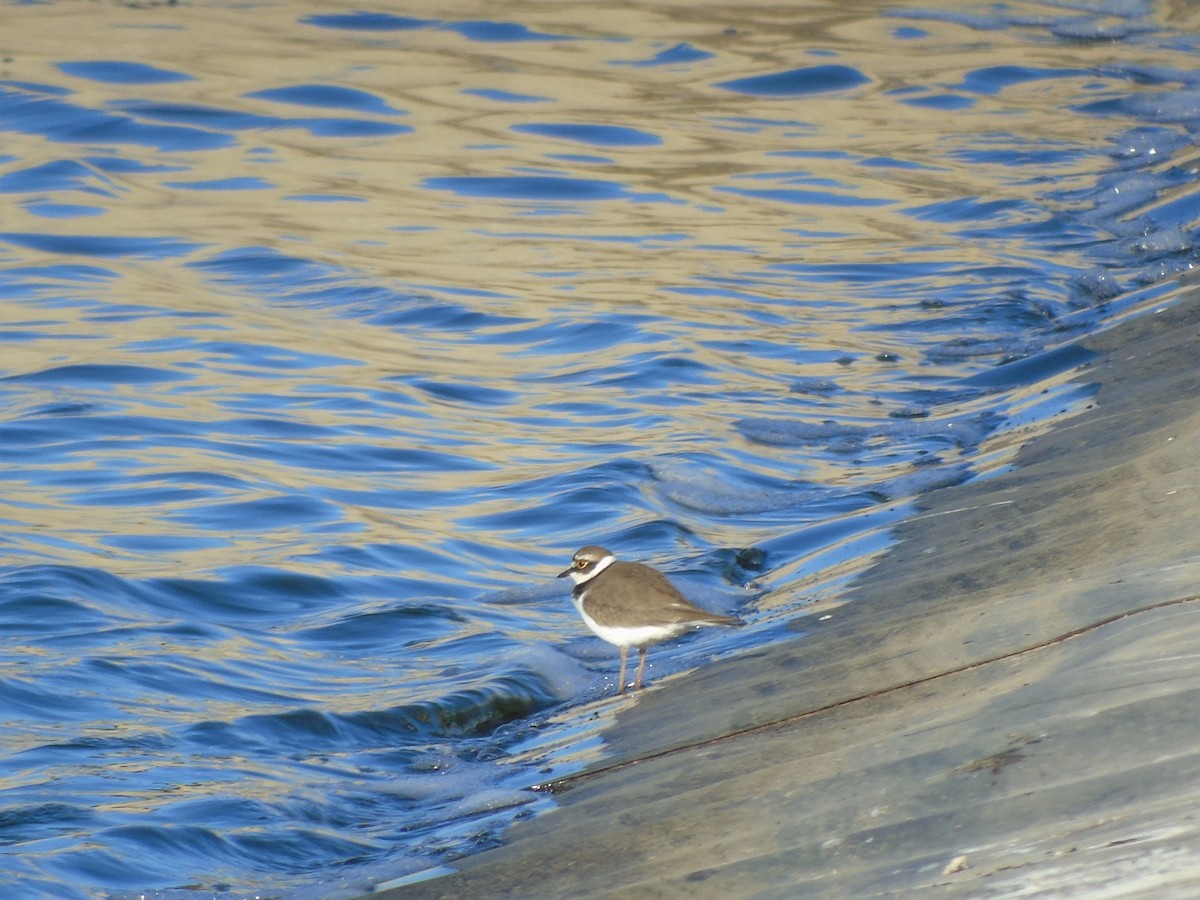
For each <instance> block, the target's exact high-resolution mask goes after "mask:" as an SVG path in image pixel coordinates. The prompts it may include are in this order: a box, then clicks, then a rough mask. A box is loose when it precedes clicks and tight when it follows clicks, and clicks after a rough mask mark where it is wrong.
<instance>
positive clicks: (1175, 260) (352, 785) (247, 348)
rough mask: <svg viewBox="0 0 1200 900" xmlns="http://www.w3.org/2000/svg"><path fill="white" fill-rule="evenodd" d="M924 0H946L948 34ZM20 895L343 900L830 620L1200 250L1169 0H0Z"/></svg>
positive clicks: (5, 678)
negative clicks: (594, 611) (608, 557)
mask: <svg viewBox="0 0 1200 900" xmlns="http://www.w3.org/2000/svg"><path fill="white" fill-rule="evenodd" d="M942 7H952V9H946V8H942ZM3 9H4V19H5V26H6V27H5V29H4V32H5V34H6V35H7V36H8V38H9V41H10V43H9V44H8V45H7V46H6V47H4V48H2V49H3V51H4V53H3V61H2V63H0V136H2V137H3V143H2V144H0V194H3V200H4V215H3V218H2V221H0V290H2V291H3V297H4V302H3V303H0V347H2V354H0V454H2V462H3V465H2V466H0V518H2V519H3V522H4V525H5V527H4V529H3V532H2V534H0V621H2V622H3V625H4V632H5V634H6V635H7V640H6V641H5V643H4V648H3V651H2V652H0V704H3V709H4V711H5V716H6V723H7V726H8V727H7V728H6V730H5V737H4V739H3V742H2V743H0V766H2V767H3V781H2V782H0V829H2V830H3V837H4V846H5V848H6V849H5V852H4V854H3V855H2V856H0V873H2V878H3V880H4V882H5V883H6V884H9V885H12V886H13V887H12V890H15V891H17V893H18V894H20V895H21V896H53V897H80V898H83V897H113V896H118V897H132V896H141V895H142V894H143V893H144V894H146V895H147V896H159V897H170V896H177V895H178V896H184V895H187V894H188V893H189V891H188V890H187V889H188V888H190V887H198V888H199V889H202V890H203V891H204V893H205V895H206V896H209V895H211V896H226V895H227V896H230V897H235V896H238V897H240V896H253V895H262V896H287V897H334V896H345V895H348V894H352V893H355V892H357V891H360V890H364V889H366V888H368V887H370V886H371V885H373V884H376V883H379V882H382V881H387V880H389V879H393V878H397V877H400V876H403V875H405V874H406V873H409V872H414V871H418V870H421V869H424V868H426V867H429V866H434V865H439V864H444V863H447V862H450V861H452V859H453V857H454V856H455V855H459V854H462V853H468V852H473V851H476V850H478V849H481V848H483V847H486V846H489V845H490V843H491V842H493V841H494V840H495V839H496V835H497V834H498V833H499V830H500V829H501V828H502V827H503V826H504V825H505V824H506V823H508V822H510V821H512V819H513V818H514V817H515V816H520V815H529V814H535V813H536V812H537V811H539V810H541V809H543V808H544V807H545V805H546V804H548V803H549V802H550V801H549V800H546V799H544V798H541V797H537V796H536V795H533V794H531V793H529V792H528V791H527V790H525V788H527V787H528V786H529V785H530V784H532V783H534V782H536V781H538V780H540V779H541V778H543V777H544V776H545V773H546V772H547V771H563V770H568V769H570V768H571V767H574V766H578V765H580V764H582V763H583V762H584V761H585V760H587V759H589V758H594V757H595V756H596V755H598V754H602V753H603V733H602V723H603V716H606V715H611V713H612V711H613V710H614V709H615V708H618V707H616V706H602V707H601V709H602V711H603V712H602V716H601V717H600V718H599V719H598V718H596V717H595V716H593V715H592V714H591V713H589V714H587V715H586V716H580V715H576V714H575V711H576V710H578V709H579V708H580V707H581V706H583V705H584V704H587V703H588V702H589V701H594V700H597V699H598V698H601V697H603V696H604V695H606V694H607V693H609V692H611V691H612V690H613V687H614V683H613V682H614V679H615V676H616V667H617V654H616V652H615V650H614V649H613V648H611V647H609V646H607V645H605V644H603V643H601V642H600V641H599V640H597V639H596V638H594V637H592V636H591V635H590V634H589V633H587V632H586V630H585V629H584V628H583V626H582V625H581V623H580V622H579V621H578V620H577V619H576V616H575V614H574V612H573V610H572V608H571V605H570V602H569V600H568V598H567V594H566V590H567V588H566V586H565V585H564V583H563V582H560V581H558V580H556V579H555V578H554V575H555V574H556V573H557V572H558V571H560V570H561V569H562V568H563V567H564V566H565V564H566V562H567V560H569V558H570V555H571V553H572V551H573V550H574V549H576V548H577V547H578V546H581V545H583V544H588V543H596V542H601V543H604V544H605V545H607V546H609V547H611V548H612V549H613V550H615V551H616V552H617V553H618V554H620V555H622V556H625V557H628V558H636V559H641V560H644V561H648V562H653V563H656V564H658V565H660V566H662V567H663V568H665V569H667V570H669V571H670V572H671V573H672V574H673V576H674V577H675V578H676V580H677V582H678V583H679V585H680V586H681V587H683V588H684V589H685V590H686V592H687V593H688V594H689V595H690V596H692V597H693V598H694V599H695V600H696V601H697V602H699V603H701V604H702V605H704V606H706V607H708V608H711V609H714V610H719V611H723V612H732V613H736V614H738V615H740V616H742V617H743V618H745V619H747V621H748V622H749V623H750V624H749V626H748V627H747V628H745V629H741V630H739V631H737V632H735V633H718V632H706V633H704V634H703V635H699V636H697V637H695V638H691V639H686V640H683V641H680V642H677V643H675V644H672V645H669V646H666V647H663V648H659V649H657V650H656V651H655V652H654V653H652V654H651V657H650V666H649V668H648V677H649V680H650V681H651V682H652V683H653V682H657V681H659V680H661V679H663V678H666V677H668V676H669V675H671V674H672V673H676V672H679V671H682V670H685V669H687V668H690V667H692V666H695V665H700V664H702V663H703V662H704V661H705V660H708V659H711V658H713V657H715V656H720V655H726V654H733V653H738V652H742V651H745V650H746V649H748V648H752V647H754V646H757V645H759V644H761V643H763V642H767V641H774V640H780V639H785V638H791V637H795V636H796V635H797V634H802V633H803V631H804V628H805V624H804V623H805V618H806V617H807V616H809V615H828V614H834V615H835V614H836V604H837V602H838V601H839V599H840V598H841V597H842V596H843V595H844V593H845V592H846V589H847V587H848V585H849V584H850V583H851V582H852V579H853V576H854V574H855V573H856V572H858V571H861V569H862V567H863V566H864V565H866V564H868V563H869V561H870V560H871V559H872V558H873V556H874V555H875V554H877V553H879V552H882V551H883V550H885V549H886V548H887V546H888V542H889V532H888V528H889V526H890V525H891V524H893V523H894V522H896V521H898V520H899V519H900V518H902V517H903V516H905V515H906V514H907V513H908V511H909V509H910V503H911V501H912V499H913V498H914V497H916V496H917V495H919V494H920V493H921V492H923V491H927V490H931V489H933V488H936V487H938V486H941V485H946V484H953V483H956V482H960V481H962V480H965V479H970V478H978V477H987V475H988V474H989V473H992V472H995V471H997V470H998V469H1000V468H1002V467H1004V466H1006V465H1009V464H1011V461H1012V458H1013V454H1014V452H1015V449H1016V448H1017V447H1018V446H1019V445H1020V443H1021V442H1022V441H1024V440H1025V439H1027V438H1028V437H1030V436H1031V435H1033V434H1036V433H1037V432H1038V430H1039V429H1043V428H1045V427H1048V426H1049V424H1051V423H1052V422H1053V421H1054V420H1055V418H1056V417H1059V416H1061V415H1069V414H1070V413H1071V412H1072V411H1074V410H1078V409H1080V408H1082V407H1083V406H1085V405H1086V404H1088V403H1089V402H1091V400H1092V398H1091V396H1090V392H1089V390H1088V389H1087V388H1086V386H1080V385H1078V384H1076V383H1072V382H1070V380H1069V379H1070V378H1071V376H1072V375H1073V374H1074V373H1075V372H1076V370H1077V369H1078V367H1079V366H1081V365H1086V363H1087V361H1088V358H1087V354H1086V352H1084V351H1082V350H1080V349H1079V348H1078V347H1077V345H1076V342H1077V341H1078V340H1079V339H1081V338H1083V337H1086V336H1087V335H1088V334H1091V333H1094V332H1095V331H1096V330H1098V329H1102V328H1104V327H1106V326H1107V325H1109V324H1111V323H1113V322H1115V321H1117V320H1119V319H1120V318H1122V317H1124V316H1128V315H1137V314H1140V313H1141V312H1142V311H1144V310H1146V309H1149V308H1153V307H1154V306H1155V305H1156V304H1161V303H1164V302H1169V300H1170V296H1171V291H1172V290H1173V289H1174V284H1175V279H1176V276H1178V274H1179V273H1181V272H1184V271H1187V270H1189V269H1190V268H1191V267H1192V266H1193V265H1194V263H1195V259H1196V250H1195V228H1196V220H1197V216H1198V211H1200V201H1198V199H1197V192H1196V190H1195V187H1194V184H1195V171H1196V161H1195V153H1194V149H1193V147H1194V139H1193V135H1194V134H1195V132H1196V130H1197V128H1198V126H1200V119H1198V116H1200V102H1198V98H1200V70H1198V69H1197V67H1196V59H1197V56H1196V49H1197V37H1196V32H1197V25H1200V21H1197V19H1196V18H1195V14H1194V13H1191V12H1190V11H1188V10H1186V9H1184V8H1182V7H1181V6H1179V5H1177V4H1175V5H1173V4H1170V3H1166V2H1163V3H1150V2H1144V3H1143V2H1136V0H1128V2H1119V3H1106V4H1095V3H1087V4H1084V3H1066V2H1053V3H1052V2H1027V3H1020V2H1018V3H1010V4H1007V5H1005V6H1003V7H997V6H992V5H988V4H980V5H978V6H968V7H964V6H963V5H961V4H942V5H940V6H939V5H937V4H930V5H920V4H904V3H867V4H856V5H854V7H853V9H850V10H848V9H847V8H846V4H819V3H818V4H807V5H806V6H805V8H803V9H797V8H795V7H794V6H788V5H785V6H782V7H779V8H772V7H755V8H753V9H750V10H746V9H741V8H739V9H736V10H734V9H733V8H730V7H728V6H727V5H723V4H709V3H698V4H697V3H688V4H680V5H677V6H672V5H656V6H653V7H652V8H638V9H621V10H619V11H605V10H601V9H595V8H592V7H589V6H585V5H579V4H552V5H546V4H536V3H523V2H516V3H510V4H504V5H503V7H497V6H495V5H486V4H483V5H480V4H474V3H470V2H464V3H457V4H451V5H449V6H446V5H440V6H439V7H438V8H437V10H433V9H432V7H429V8H420V9H413V10H405V11H403V12H396V13H395V14H393V13H390V12H387V13H385V12H377V11H369V10H360V9H354V8H343V9H341V10H334V11H331V9H330V8H329V6H328V5H320V4H306V3H298V4H284V5H276V6H271V5H259V6H249V7H247V6H243V5H226V4H221V3H214V4H210V5H207V6H201V7H190V6H171V5H164V6H153V5H146V6H145V7H142V6H138V5H129V6H117V5H111V6H91V5H88V6H81V5H79V4H74V3H65V2H59V3H49V4H43V5H38V6H26V5H20V4H13V5H7V6H4V7H3Z"/></svg>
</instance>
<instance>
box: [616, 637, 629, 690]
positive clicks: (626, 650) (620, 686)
mask: <svg viewBox="0 0 1200 900" xmlns="http://www.w3.org/2000/svg"><path fill="white" fill-rule="evenodd" d="M628 654H629V648H628V647H622V648H621V680H620V681H618V682H617V693H618V694H623V693H625V657H626V656H627V655H628Z"/></svg>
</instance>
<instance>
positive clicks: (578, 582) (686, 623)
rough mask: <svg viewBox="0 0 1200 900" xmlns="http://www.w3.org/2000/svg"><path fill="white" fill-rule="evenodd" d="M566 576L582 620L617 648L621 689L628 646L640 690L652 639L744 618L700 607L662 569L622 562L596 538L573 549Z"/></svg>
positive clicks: (675, 635) (736, 623)
mask: <svg viewBox="0 0 1200 900" xmlns="http://www.w3.org/2000/svg"><path fill="white" fill-rule="evenodd" d="M567 576H570V577H571V580H572V581H574V582H575V587H574V589H573V590H572V592H571V596H572V599H574V601H575V608H576V609H577V610H579V615H580V616H582V617H583V622H584V624H585V625H587V627H588V628H590V629H591V630H592V631H593V632H595V633H596V635H597V636H599V637H600V638H602V639H603V640H606V641H608V642H609V643H610V644H615V645H616V646H617V647H619V648H621V680H620V682H619V684H620V689H619V690H618V691H617V693H619V694H623V693H625V663H626V658H627V656H628V654H629V648H630V647H637V650H638V667H637V678H636V680H635V683H634V690H638V689H640V688H641V686H642V673H643V670H644V669H645V667H646V651H647V650H648V649H649V648H650V645H652V644H657V643H659V642H660V641H665V640H667V639H668V638H673V637H677V636H678V635H681V634H683V633H684V632H685V631H688V630H690V629H692V628H697V627H699V626H702V625H745V624H746V623H745V622H743V621H742V620H741V619H739V618H737V617H736V616H722V615H718V614H717V613H711V612H708V611H707V610H703V609H701V608H700V607H698V606H696V605H695V604H694V603H692V602H691V601H690V600H688V599H687V598H686V597H684V596H683V594H681V593H680V592H679V591H678V589H676V587H675V585H673V584H671V582H670V580H669V579H668V578H667V576H666V575H664V574H662V572H659V571H658V570H657V569H653V568H651V567H650V566H647V565H644V564H642V563H636V562H622V561H621V560H619V559H617V557H616V556H615V555H614V554H613V553H612V552H611V551H609V550H606V549H605V548H603V547H598V546H596V545H595V544H591V545H589V546H587V547H583V548H582V549H580V550H577V551H575V555H574V556H573V557H572V558H571V565H570V566H569V567H568V568H567V569H566V570H564V571H563V572H560V573H559V576H558V577H559V578H566V577H567Z"/></svg>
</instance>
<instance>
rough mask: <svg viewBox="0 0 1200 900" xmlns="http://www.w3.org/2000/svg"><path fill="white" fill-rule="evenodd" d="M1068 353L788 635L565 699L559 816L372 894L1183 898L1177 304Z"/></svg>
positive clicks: (1192, 768) (1197, 327)
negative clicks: (1066, 397)
mask: <svg viewBox="0 0 1200 900" xmlns="http://www.w3.org/2000/svg"><path fill="white" fill-rule="evenodd" d="M1083 344H1084V345H1085V346H1086V348H1087V349H1089V350H1091V351H1094V352H1095V353H1096V356H1095V358H1094V360H1093V361H1092V362H1091V363H1089V364H1087V365H1086V366H1083V367H1082V368H1080V369H1078V371H1076V372H1075V373H1074V375H1073V377H1074V378H1075V379H1077V380H1081V381H1085V382H1094V383H1097V384H1098V385H1099V388H1098V391H1097V393H1096V395H1095V398H1094V403H1093V404H1092V406H1091V408H1090V409H1088V410H1086V411H1084V412H1082V413H1079V414H1076V415H1073V416H1070V417H1064V418H1063V420H1062V421H1061V422H1059V423H1058V424H1056V426H1055V427H1054V428H1052V429H1051V430H1050V432H1049V433H1047V434H1043V435H1041V436H1039V437H1037V438H1035V439H1033V440H1032V441H1031V442H1030V443H1028V444H1026V445H1025V446H1024V447H1023V448H1022V449H1021V450H1020V452H1019V455H1018V457H1017V462H1018V464H1017V466H1016V467H1014V468H1012V469H1010V470H1009V471H1006V472H1004V473H1003V474H1000V475H996V476H994V477H991V478H986V479H981V480H977V481H974V482H972V483H970V484H967V485H963V486H959V487H954V488H948V489H944V490H940V491H936V492H933V493H931V494H929V495H926V496H925V497H924V498H923V499H922V502H921V507H922V509H921V512H920V513H919V514H918V515H917V516H915V517H913V518H912V519H910V520H908V521H906V522H905V524H903V525H902V526H901V527H900V528H899V529H898V532H897V536H898V540H897V543H896V545H895V547H894V548H893V549H892V550H891V551H889V552H888V553H887V554H885V555H884V556H883V557H882V558H881V559H880V560H879V561H878V562H877V563H876V564H875V565H874V566H873V567H872V568H871V569H870V570H869V571H868V572H866V573H865V575H864V576H863V577H862V578H861V579H860V580H859V583H858V584H857V585H856V586H855V587H854V589H853V590H852V591H851V594H850V597H849V599H848V602H846V603H844V604H839V605H837V606H834V607H831V608H830V609H829V610H823V609H822V608H821V606H819V605H818V606H814V607H812V609H811V613H810V615H808V616H806V617H804V618H803V620H802V621H801V622H800V623H799V624H800V625H802V626H803V627H804V628H805V629H806V630H808V632H809V633H808V635H806V636H805V637H804V638H802V639H799V640H796V641H793V642H785V643H783V644H779V645H775V646H773V647H770V648H767V649H765V650H762V651H760V652H757V653H753V654H748V655H746V656H742V657H738V658H734V659H728V660H724V661H722V662H718V663H714V664H712V665H709V666H705V667H703V668H701V669H699V670H697V671H695V672H693V673H691V674H689V675H687V676H685V677H681V678H677V679H671V680H668V681H665V682H663V683H661V684H658V685H655V686H653V687H652V688H651V689H650V690H647V691H644V692H642V693H640V694H637V695H635V696H634V697H632V698H628V699H623V700H620V701H604V702H602V703H600V704H596V705H595V707H596V708H595V709H593V710H589V709H580V710H579V711H578V714H579V715H589V714H593V713H594V714H598V715H602V716H611V717H613V719H614V721H613V723H612V726H611V727H609V728H608V729H607V730H606V731H605V732H604V737H605V741H606V743H607V747H608V750H607V753H606V754H605V757H604V759H603V761H602V762H600V763H599V764H598V765H597V768H595V769H593V770H591V771H589V772H585V773H582V774H581V775H579V776H576V777H573V778H571V779H569V780H567V781H565V782H563V783H561V784H559V785H558V786H557V787H558V789H559V793H558V801H559V804H560V806H559V808H557V809H555V810H553V811H551V812H549V813H547V814H545V815H543V816H540V817H538V818H535V819H533V820H531V821H528V822H523V823H520V824H518V825H516V826H514V827H513V828H511V829H510V830H509V831H508V832H507V833H506V834H505V836H504V840H505V843H504V846H502V847H500V848H498V849H495V850H491V851H488V852H485V853H480V854H478V855H476V856H473V857H468V858H466V859H463V860H460V861H458V862H457V863H455V865H456V866H458V867H459V871H458V872H457V873H455V874H452V875H448V876H445V877H442V878H437V879H431V880H427V881H424V882H420V883H416V884H410V885H406V886H404V887H398V888H393V889H390V890H387V891H384V892H381V893H377V894H374V895H372V896H374V897H376V898H378V897H387V898H389V900H398V898H401V897H404V898H410V897H600V896H615V895H617V894H621V895H626V896H638V897H641V898H654V897H683V896H688V897H728V896H735V897H795V896H803V897H879V896H914V895H916V896H987V897H1018V896H1020V897H1028V896H1055V897H1062V896H1068V897H1070V896H1081V897H1082V896H1086V897H1151V896H1153V897H1155V898H1164V897H1168V898H1169V897H1193V896H1200V822H1198V820H1197V814H1198V810H1200V752H1198V751H1200V716H1197V714H1196V708H1197V701H1198V700H1200V597H1198V596H1197V595H1198V594H1200V585H1198V576H1200V550H1198V548H1197V546H1196V538H1197V534H1198V533H1200V528H1198V525H1200V361H1198V358H1197V357H1198V353H1197V351H1198V350H1200V292H1196V291H1195V290H1191V291H1183V292H1181V294H1180V297H1179V299H1178V300H1177V301H1175V302H1174V303H1173V304H1172V305H1170V306H1169V307H1166V308H1164V309H1160V310H1151V311H1145V312H1142V313H1141V314H1139V315H1137V316H1134V317H1130V318H1128V319H1127V320H1126V321H1125V322H1123V323H1122V324H1120V325H1118V326H1116V327H1114V328H1112V329H1110V330H1108V331H1107V332H1105V333H1103V334H1100V335H1098V336H1094V337H1092V338H1090V339H1086V340H1085V341H1084V342H1083ZM826 613H828V614H829V615H830V618H829V619H828V620H827V621H820V617H821V616H822V615H823V614H826Z"/></svg>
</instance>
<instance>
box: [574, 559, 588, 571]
mask: <svg viewBox="0 0 1200 900" xmlns="http://www.w3.org/2000/svg"><path fill="white" fill-rule="evenodd" d="M586 565H587V562H585V561H584V560H582V559H577V560H575V568H577V569H582V568H583V567H584V566H586Z"/></svg>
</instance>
